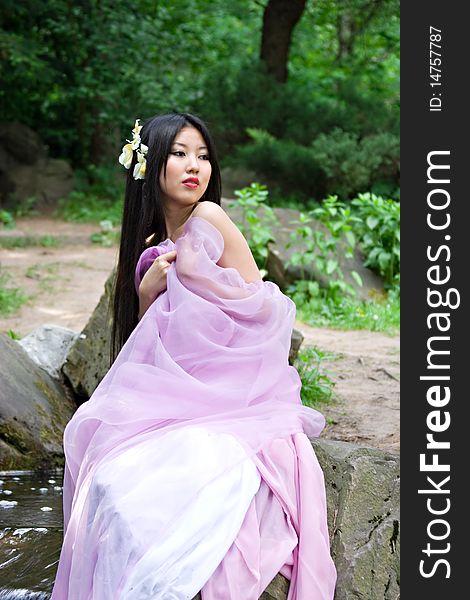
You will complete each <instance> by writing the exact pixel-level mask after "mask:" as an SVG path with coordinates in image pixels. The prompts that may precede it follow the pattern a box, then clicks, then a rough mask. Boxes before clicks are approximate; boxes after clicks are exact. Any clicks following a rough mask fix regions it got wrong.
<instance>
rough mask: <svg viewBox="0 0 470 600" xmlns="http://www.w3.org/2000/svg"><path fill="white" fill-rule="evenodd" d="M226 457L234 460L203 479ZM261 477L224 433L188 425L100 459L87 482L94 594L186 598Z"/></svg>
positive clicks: (231, 534) (226, 540) (211, 566)
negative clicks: (111, 456) (99, 464)
mask: <svg viewBox="0 0 470 600" xmlns="http://www.w3.org/2000/svg"><path fill="white" fill-rule="evenodd" d="M227 464H236V465H237V466H235V467H234V468H232V469H230V470H229V471H227V472H226V473H224V474H223V475H222V476H220V477H218V478H217V479H216V480H215V481H211V479H212V477H213V475H214V473H219V472H221V471H223V469H224V467H225V466H226V465H227ZM260 482H261V479H260V475H259V472H258V470H257V469H256V467H255V465H254V464H253V462H252V461H251V459H249V458H248V457H247V455H246V452H245V450H244V448H243V447H242V446H241V444H240V443H239V442H238V441H237V440H236V439H235V438H234V437H233V436H231V435H228V434H221V433H216V432H211V431H209V430H206V429H204V428H202V427H196V426H190V427H183V428H181V429H176V430H174V431H169V432H168V433H166V434H164V435H163V436H161V437H156V438H154V439H151V438H150V439H147V440H146V441H144V442H141V443H139V444H138V445H137V446H134V447H132V448H130V449H127V450H125V451H124V452H123V453H122V454H120V455H118V456H116V457H115V458H114V459H112V460H111V461H110V462H106V463H105V464H103V465H102V466H101V467H99V468H98V469H97V471H96V472H95V474H94V477H93V482H92V484H91V488H90V491H89V493H90V500H91V504H90V511H89V514H88V519H87V521H88V525H87V530H88V531H89V536H87V537H89V541H90V549H92V551H93V552H97V556H96V563H95V566H94V575H93V598H94V599H98V598H99V599H103V598H111V597H112V598H116V599H117V598H119V600H150V599H152V600H155V599H159V598H161V599H165V600H191V599H192V598H193V597H194V596H195V595H196V594H197V593H198V592H199V591H200V589H201V588H202V587H203V586H204V584H205V583H206V581H207V580H208V579H209V578H210V576H211V575H212V573H213V572H214V571H215V569H216V568H217V566H218V565H219V563H220V562H221V561H222V559H223V558H224V556H225V554H226V553H227V551H228V549H229V548H230V546H231V545H232V543H233V541H234V540H235V538H236V536H237V533H238V532H239V530H240V527H241V525H242V523H243V519H244V518H245V514H246V512H247V510H248V507H249V505H250V503H251V501H252V499H253V497H254V496H255V494H256V492H257V491H258V489H259V486H260ZM190 499H191V500H190ZM168 524H171V526H170V527H169V528H168ZM97 535H98V537H97ZM96 546H98V548H96Z"/></svg>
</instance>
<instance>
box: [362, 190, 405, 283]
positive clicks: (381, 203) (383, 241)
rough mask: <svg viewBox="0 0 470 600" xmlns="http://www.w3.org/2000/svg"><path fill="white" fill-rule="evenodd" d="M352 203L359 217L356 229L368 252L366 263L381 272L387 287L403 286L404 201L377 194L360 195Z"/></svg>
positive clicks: (366, 252) (364, 248)
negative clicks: (396, 200) (401, 202)
mask: <svg viewBox="0 0 470 600" xmlns="http://www.w3.org/2000/svg"><path fill="white" fill-rule="evenodd" d="M351 205H352V206H353V207H354V208H355V213H356V214H357V216H358V217H359V218H358V220H357V221H356V222H355V231H356V232H357V235H358V237H359V239H360V242H361V247H362V250H363V251H364V253H365V255H366V260H365V262H364V265H365V266H366V267H370V268H371V269H373V270H374V271H377V272H378V273H379V274H380V275H381V276H382V277H383V278H384V279H385V283H386V285H387V287H393V286H396V285H397V282H398V286H399V279H398V280H397V274H399V273H400V204H399V203H398V202H395V201H394V200H385V199H384V198H382V197H381V196H376V195H375V194H370V193H366V194H359V195H358V197H357V198H354V200H352V202H351Z"/></svg>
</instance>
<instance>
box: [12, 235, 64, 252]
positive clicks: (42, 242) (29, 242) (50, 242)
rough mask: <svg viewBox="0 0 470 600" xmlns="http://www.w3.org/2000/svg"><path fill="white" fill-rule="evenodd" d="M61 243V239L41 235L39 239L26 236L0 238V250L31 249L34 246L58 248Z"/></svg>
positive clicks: (62, 241)
mask: <svg viewBox="0 0 470 600" xmlns="http://www.w3.org/2000/svg"><path fill="white" fill-rule="evenodd" d="M63 243H64V240H63V239H62V238H61V237H59V236H53V235H42V236H40V237H35V236H28V235H24V236H12V237H0V248H5V249H12V248H32V247H35V246H41V247H42V248H59V247H60V246H62V245H63Z"/></svg>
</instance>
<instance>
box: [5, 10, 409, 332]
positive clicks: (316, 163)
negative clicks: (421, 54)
mask: <svg viewBox="0 0 470 600" xmlns="http://www.w3.org/2000/svg"><path fill="white" fill-rule="evenodd" d="M0 77H1V81H2V84H1V89H0V114H1V115H2V116H1V120H2V121H4V122H20V123H22V124H24V125H27V126H29V127H30V128H32V129H33V130H34V131H35V132H37V133H38V134H39V135H40V137H41V139H42V140H43V141H44V142H45V143H46V145H47V147H48V150H49V154H50V156H52V157H56V158H62V159H66V160H67V161H68V162H69V163H70V164H71V165H72V167H73V169H74V174H75V178H76V189H75V190H74V192H72V194H71V195H70V196H69V197H68V198H66V199H64V202H62V203H61V207H62V208H61V213H60V214H61V215H62V216H63V217H64V216H65V217H66V218H72V219H76V220H86V219H95V220H99V221H100V222H102V223H105V224H106V223H108V226H106V225H104V227H103V235H102V236H101V238H98V241H99V240H101V241H102V242H103V241H104V242H106V241H107V240H108V239H109V236H108V235H107V232H106V229H107V228H108V229H109V228H110V226H109V224H110V223H111V224H112V225H116V224H117V223H118V222H119V219H120V211H121V207H122V195H123V193H122V192H123V184H124V169H122V167H121V166H120V165H118V164H117V156H118V155H119V153H120V149H121V146H122V144H123V143H124V140H125V139H126V137H129V135H130V130H131V128H132V126H133V124H134V121H135V119H136V118H140V119H141V122H144V121H145V120H146V119H147V118H149V117H151V116H153V115H154V114H156V113H159V112H167V111H172V110H175V111H188V112H193V113H196V114H198V115H199V116H200V117H202V118H203V119H204V120H205V121H206V122H207V123H208V125H209V128H210V129H211V131H212V133H213V135H214V138H215V141H216V145H217V148H218V152H219V160H220V163H221V166H222V168H223V169H224V170H225V171H226V172H227V170H230V169H232V170H235V171H236V170H237V169H239V170H240V169H241V170H243V169H246V170H249V171H251V172H255V173H256V176H257V181H258V182H259V183H260V184H267V185H268V188H269V189H266V188H264V187H263V185H261V186H258V187H256V186H255V187H252V188H251V190H249V191H246V190H245V193H244V194H242V195H241V196H239V199H240V200H241V203H242V204H243V202H245V208H246V209H247V210H248V212H249V211H250V207H253V206H255V207H256V206H258V205H260V204H262V203H263V204H265V205H269V204H271V205H277V206H283V207H291V208H297V209H299V210H301V211H303V212H302V214H301V218H300V220H299V222H298V223H297V225H298V229H297V232H296V234H297V237H298V238H303V239H304V240H305V243H306V247H305V252H304V253H303V256H299V255H298V256H297V260H298V261H305V260H315V261H316V262H317V263H318V264H317V266H318V267H319V270H320V271H322V270H323V271H324V274H325V275H326V276H327V277H328V278H330V279H331V282H330V286H329V288H328V289H326V290H325V289H323V290H320V288H319V286H318V285H317V284H316V283H315V282H312V281H304V282H302V281H298V282H296V283H295V284H294V285H293V286H291V287H290V289H289V290H288V293H290V295H291V296H292V297H293V298H294V299H295V301H296V303H297V306H298V309H299V310H300V311H302V308H303V309H304V310H303V314H304V316H305V318H306V320H307V321H310V322H314V323H317V324H321V323H324V322H327V323H334V324H340V325H341V324H342V325H343V326H352V327H356V326H358V320H357V319H354V318H352V315H353V313H354V314H357V313H358V311H359V313H360V316H361V319H362V323H363V325H362V326H365V327H369V328H372V329H377V328H381V329H382V330H387V329H389V328H390V326H392V328H394V330H395V331H396V327H397V324H398V310H399V264H400V263H399V197H400V193H399V173H400V167H399V2H398V0H289V1H287V0H233V1H231V2H230V3H227V2H225V1H221V0H210V1H209V0H173V1H172V2H160V1H150V0H136V1H135V2H133V3H132V4H129V3H128V2H124V1H123V0H112V1H111V0H79V1H75V2H70V1H67V0H48V1H47V2H37V1H35V0H4V2H3V3H2V9H1V13H0ZM268 191H269V195H268V193H267V192H268ZM34 200H35V199H34V198H32V199H31V202H30V206H29V208H34V207H33V206H32V205H33V204H34ZM27 208H28V207H26V209H25V207H24V206H23V207H22V208H21V207H20V210H19V211H17V212H18V213H19V214H22V213H23V214H24V212H25V210H27ZM251 214H252V213H251ZM2 215H3V216H2V219H3V222H4V223H5V222H7V221H8V220H9V219H11V216H10V215H9V214H8V213H7V212H5V211H3V212H2ZM313 218H315V219H320V220H321V221H322V222H323V223H324V225H326V227H327V228H328V229H329V230H330V232H331V234H332V240H333V243H332V244H331V243H330V241H328V240H327V239H326V238H321V239H320V238H315V235H316V234H314V232H313V229H312V228H311V227H310V224H311V222H312V220H313ZM252 230H253V231H254V232H255V235H254V236H253V239H254V244H253V245H252V250H253V251H254V254H255V256H256V258H257V260H258V262H259V264H260V263H262V261H263V247H265V246H266V241H267V240H268V239H269V238H270V237H272V231H270V230H269V226H268V224H267V223H261V222H259V221H257V220H256V219H253V221H252ZM343 234H345V235H346V239H347V240H348V242H349V243H350V246H351V248H352V247H354V246H355V245H358V246H359V247H360V248H361V250H362V252H363V254H364V258H365V262H364V264H365V265H366V266H368V267H370V268H371V269H373V270H375V271H376V272H377V273H378V274H379V275H380V276H381V277H383V279H384V282H385V288H386V290H387V291H388V296H387V297H386V298H382V299H381V300H382V302H381V303H380V305H378V304H377V303H376V302H375V301H374V302H375V303H374V302H372V301H371V302H370V303H364V302H362V304H361V306H360V307H359V308H358V304H357V302H352V303H351V302H348V301H346V300H347V299H348V298H349V296H350V295H351V294H349V296H348V292H351V289H350V288H349V289H348V288H347V286H345V284H344V281H343V280H342V278H341V273H340V269H339V265H338V261H337V260H335V259H334V257H333V255H332V254H331V252H332V251H333V252H334V249H335V244H336V243H337V242H338V240H339V238H340V236H341V235H343ZM256 240H258V242H256ZM257 253H261V254H259V256H258V255H257ZM294 258H295V257H294ZM302 266H305V265H302ZM334 275H336V276H337V277H336V278H335V277H334ZM343 279H344V278H343ZM345 315H346V317H345ZM367 315H369V316H370V317H371V318H370V319H368V318H364V317H367ZM377 315H378V316H377ZM372 318H374V319H375V320H376V321H378V322H375V323H374V321H373V320H371V319H372ZM322 319H323V321H322ZM325 320H326V321H325Z"/></svg>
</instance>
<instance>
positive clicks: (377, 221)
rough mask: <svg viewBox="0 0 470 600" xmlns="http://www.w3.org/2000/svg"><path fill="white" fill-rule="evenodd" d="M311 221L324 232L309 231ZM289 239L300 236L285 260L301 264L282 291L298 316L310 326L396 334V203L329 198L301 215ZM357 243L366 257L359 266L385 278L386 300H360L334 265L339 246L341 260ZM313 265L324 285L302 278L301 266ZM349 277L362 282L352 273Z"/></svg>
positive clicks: (369, 196)
mask: <svg viewBox="0 0 470 600" xmlns="http://www.w3.org/2000/svg"><path fill="white" fill-rule="evenodd" d="M313 219H317V220H319V221H320V222H321V223H322V224H323V225H324V226H325V228H326V230H327V231H322V230H318V229H314V228H313V227H312V221H313ZM297 225H298V227H297V228H296V230H295V231H294V232H293V233H292V234H291V242H290V243H294V242H298V241H299V240H302V244H301V246H302V247H301V249H300V250H298V251H296V252H294V253H293V254H292V256H291V259H290V263H291V264H294V265H300V267H301V273H302V275H301V279H300V280H298V281H296V282H294V283H293V284H292V285H290V286H289V287H288V289H287V294H288V295H289V296H290V297H291V298H292V299H293V300H294V302H295V303H296V306H297V308H298V314H299V317H300V318H301V319H303V320H305V321H307V322H309V323H311V324H314V325H317V326H318V325H328V326H336V327H338V326H341V327H343V328H354V329H356V328H358V329H364V328H365V329H370V330H372V331H392V332H396V331H397V329H398V327H399V316H400V315H399V311H400V276H399V268H400V263H399V256H400V232H399V227H400V205H399V204H398V203H397V202H395V201H393V200H384V199H383V198H381V197H378V196H375V195H374V194H369V193H367V194H360V195H359V196H358V198H357V199H355V200H354V201H352V202H351V203H350V205H346V204H344V203H342V202H339V201H338V198H337V196H329V197H328V198H326V200H324V202H323V203H322V204H321V205H320V206H318V207H316V208H314V209H313V210H311V211H310V212H309V213H308V214H304V213H301V214H300V217H299V220H298V221H297ZM356 246H359V247H360V248H361V250H362V251H363V253H364V255H365V260H364V265H365V266H368V267H370V268H373V269H375V270H377V271H378V273H379V274H380V275H382V276H383V277H384V278H385V284H386V287H387V288H388V290H389V292H388V295H387V298H385V299H384V298H376V299H371V300H367V301H362V300H360V299H358V298H357V295H356V290H355V288H354V287H353V286H352V285H350V284H349V283H347V282H346V281H345V279H344V273H343V271H342V269H341V267H340V265H339V262H338V259H337V254H338V248H341V251H342V252H344V255H345V257H346V258H348V257H352V256H353V252H354V249H355V247H356ZM311 264H314V265H315V266H316V269H317V271H318V272H319V274H320V276H323V280H324V283H325V282H326V285H324V286H323V287H321V286H320V284H319V283H318V281H312V280H308V279H306V278H305V277H306V270H307V267H309V266H310V265H311ZM351 276H352V277H353V279H354V280H355V281H356V283H357V285H358V286H361V285H362V281H361V278H360V276H359V274H358V273H357V272H356V271H351Z"/></svg>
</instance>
